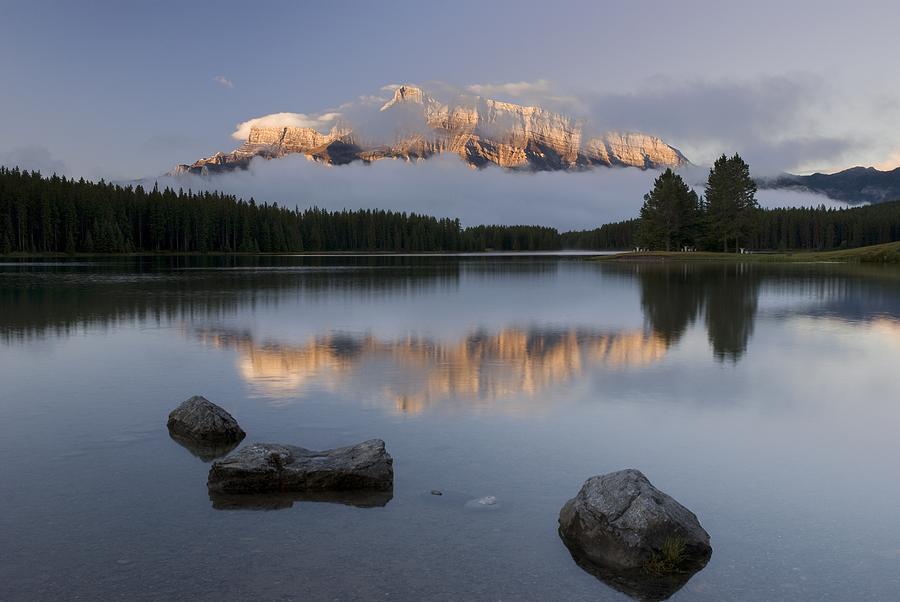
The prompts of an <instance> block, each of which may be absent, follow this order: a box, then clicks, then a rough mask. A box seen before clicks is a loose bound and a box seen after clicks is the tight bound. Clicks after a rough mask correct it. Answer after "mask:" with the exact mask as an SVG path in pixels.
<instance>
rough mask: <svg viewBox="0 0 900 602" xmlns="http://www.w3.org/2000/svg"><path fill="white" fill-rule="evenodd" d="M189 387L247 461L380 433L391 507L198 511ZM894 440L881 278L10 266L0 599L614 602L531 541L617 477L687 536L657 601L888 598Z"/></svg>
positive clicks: (894, 347)
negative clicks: (667, 499)
mask: <svg viewBox="0 0 900 602" xmlns="http://www.w3.org/2000/svg"><path fill="white" fill-rule="evenodd" d="M194 394H199V395H204V396H206V397H207V398H209V399H210V400H212V401H214V402H216V403H218V404H219V405H221V406H223V407H224V408H225V409H227V410H228V411H229V412H231V414H233V415H234V416H235V417H236V418H237V419H238V421H239V422H240V424H241V426H242V427H243V428H244V430H245V431H247V433H248V437H247V439H246V440H245V444H246V443H249V442H256V441H267V442H279V443H289V444H294V445H301V446H303V447H307V448H312V449H325V448H331V447H336V446H341V445H347V444H352V443H355V442H358V441H362V440H365V439H369V438H373V437H378V438H382V439H384V440H385V441H386V444H387V449H388V451H389V452H390V453H391V455H392V456H393V458H394V471H395V485H394V491H393V497H392V498H391V499H390V500H389V501H387V503H386V504H385V505H383V506H378V507H357V506H353V505H345V504H338V503H324V502H311V501H301V500H296V501H290V500H288V501H287V502H285V503H282V504H278V505H273V506H270V507H268V508H267V509H260V508H259V507H258V506H257V507H254V506H253V505H248V506H246V507H241V506H240V505H238V506H237V507H235V506H227V505H226V506H224V507H223V506H222V505H220V504H217V505H216V506H214V502H213V501H211V499H210V497H209V495H208V493H207V489H206V475H207V472H208V470H209V464H208V461H206V460H205V459H203V458H199V457H197V456H195V455H193V454H192V453H191V452H190V450H188V449H186V448H184V447H182V446H180V445H179V444H177V443H176V442H175V441H173V440H172V439H171V438H170V437H169V435H168V431H167V430H166V418H167V415H168V413H169V412H170V411H171V410H172V409H173V408H175V407H176V406H177V405H178V404H179V403H180V402H181V401H183V400H184V399H187V398H188V397H190V396H191V395H194ZM898 429H900V270H897V269H891V268H879V267H866V266H847V265H838V264H835V265H819V264H817V265H794V264H782V265H774V264H773V265H761V264H700V263H693V264H682V263H637V262H635V263H631V262H599V261H594V260H590V259H588V258H585V257H579V256H563V255H535V256H490V255H485V256H478V255H474V256H472V255H470V256H432V257H418V256H409V257H402V256H333V257H237V258H234V257H231V258H227V257H226V258H215V257H211V258H204V257H193V258H178V257H175V258H158V257H157V258H115V259H106V260H96V261H94V260H72V261H43V262H41V261H7V262H6V263H2V264H0V455H2V457H3V460H4V461H3V470H2V480H3V485H2V489H0V533H2V541H3V544H2V545H3V549H2V556H0V557H2V561H0V599H3V600H35V599H76V598H77V599H82V600H112V599H128V600H145V599H147V600H149V599H176V598H189V599H193V600H220V599H236V600H240V599H242V600H249V599H260V600H262V599H265V600H371V599H390V600H405V599H417V600H421V599H428V600H460V599H466V600H566V601H570V600H627V599H628V598H627V597H626V596H624V595H623V594H621V593H619V592H617V591H615V590H614V589H612V588H610V587H608V586H607V585H605V584H604V583H603V582H601V581H599V580H598V579H597V578H595V577H594V576H592V575H591V574H589V573H587V572H585V571H583V570H582V569H581V568H579V567H578V566H577V565H576V564H575V562H574V561H573V559H572V557H571V556H570V554H569V553H568V551H567V549H566V547H565V546H564V545H563V544H562V542H561V540H560V538H559V536H558V534H557V517H558V513H559V510H560V508H561V507H562V505H563V504H564V503H565V502H566V501H567V500H568V499H570V498H571V497H573V496H574V495H575V494H576V493H577V492H578V490H579V488H580V487H581V485H582V483H583V482H584V481H585V479H587V478H588V477H590V476H592V475H596V474H601V473H606V472H610V471H614V470H619V469H623V468H638V469H640V470H641V471H643V472H644V473H645V474H646V475H647V477H648V478H649V479H650V480H651V481H652V482H653V483H654V485H656V486H657V487H659V488H660V489H662V490H663V491H666V492H667V493H669V494H670V495H672V496H673V497H674V498H676V499H677V500H679V501H680V502H681V503H683V504H684V505H685V506H687V507H688V508H690V509H691V510H692V511H694V512H695V513H696V514H697V516H698V518H699V520H700V522H701V523H702V524H703V526H704V527H705V528H706V530H707V531H708V532H709V533H710V536H711V543H712V546H713V554H712V558H711V560H710V562H709V564H708V565H707V566H706V568H705V569H704V570H702V571H700V572H699V573H697V574H695V575H694V576H693V578H692V579H691V580H690V581H689V582H688V583H687V584H686V585H685V586H684V587H683V588H682V589H681V590H679V591H678V592H677V593H676V594H675V595H674V596H673V598H672V599H676V600H851V599H852V600H888V599H900V512H898V508H900V470H898V458H900V437H898ZM431 490H440V491H441V492H443V494H444V495H441V496H435V495H431V494H430V491H431ZM482 496H495V497H496V498H497V500H498V503H497V504H496V505H494V506H491V507H489V508H472V507H470V506H467V504H466V503H467V502H468V501H469V500H472V499H475V498H480V497H482Z"/></svg>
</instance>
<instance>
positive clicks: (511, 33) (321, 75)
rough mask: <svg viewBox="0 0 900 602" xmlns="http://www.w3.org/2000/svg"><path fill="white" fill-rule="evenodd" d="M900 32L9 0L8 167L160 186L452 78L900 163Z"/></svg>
mask: <svg viewBox="0 0 900 602" xmlns="http://www.w3.org/2000/svg"><path fill="white" fill-rule="evenodd" d="M897 23H900V3H895V2H887V1H884V2H865V1H862V2H856V3H853V4H850V3H847V2H840V3H838V2H823V1H818V2H805V1H793V2H784V1H783V0H782V1H779V2H768V1H757V2H753V3H734V2H699V1H691V0H683V1H681V2H677V3H674V2H665V3H663V2H644V3H634V2H629V3H626V2H617V3H612V2H597V1H586V2H561V1H560V2H556V3H548V2H546V1H543V2H532V1H528V0H520V1H517V2H505V1H502V0H497V1H492V2H484V1H480V2H469V1H467V0H457V1H455V2H452V3H446V2H442V3H437V2H421V1H419V2H406V1H403V0H393V1H391V2H342V1H330V2H256V3H249V2H246V1H244V2H230V1H227V0H226V1H217V2H201V1H197V2H163V1H154V2H144V3H137V2H113V1H86V2H64V1H59V2H44V1H41V0H30V1H27V2H25V1H22V2H13V1H10V0H0V81H2V82H3V85H0V163H4V164H12V163H16V164H20V165H23V166H27V167H29V168H39V169H41V170H42V171H56V172H59V173H64V174H67V175H72V176H77V177H82V176H83V177H85V178H91V179H97V178H101V177H102V178H105V179H107V180H114V181H120V180H128V179H135V178H146V177H155V176H157V175H160V174H163V173H164V172H165V171H167V170H168V169H170V168H171V167H172V166H173V165H175V164H177V163H189V162H192V161H194V160H196V159H198V158H200V157H204V156H208V155H210V154H212V153H214V152H216V151H220V150H221V151H229V150H231V149H233V148H234V147H235V146H236V144H237V143H236V141H235V140H234V139H233V138H232V137H231V134H232V133H233V132H234V131H235V129H236V127H237V125H238V124H240V123H242V122H246V121H247V120H249V119H252V118H256V117H260V116H264V115H267V114H271V113H278V112H296V113H305V114H315V115H321V114H325V113H328V112H329V111H333V110H335V109H336V108H337V107H340V106H341V105H342V104H344V103H346V102H348V101H353V100H355V99H358V98H359V97H360V96H364V95H373V94H376V95H377V94H382V93H383V92H382V87H383V86H385V85H388V84H395V83H419V84H424V83H427V82H438V83H439V84H440V85H446V86H450V87H454V88H457V89H460V90H469V91H477V92H480V93H483V94H485V95H488V96H492V97H495V98H499V99H502V100H508V101H512V102H519V103H524V104H532V103H536V104H542V105H545V106H547V107H548V108H552V109H557V110H560V111H564V112H568V113H572V114H574V115H576V116H578V117H579V118H582V117H586V118H588V119H589V120H590V121H591V122H592V123H593V124H595V125H596V126H597V127H599V128H603V129H614V130H640V131H645V132H647V133H650V134H654V135H658V136H660V137H662V138H663V139H664V140H665V141H666V142H668V143H669V144H671V145H673V146H675V147H677V148H679V149H680V150H682V151H683V152H684V153H685V154H686V155H687V156H688V158H690V159H691V161H692V162H694V163H695V164H698V165H708V164H709V163H710V162H711V161H712V160H713V159H714V158H715V157H717V156H718V155H719V154H721V153H729V154H730V153H732V152H739V153H741V154H742V156H744V157H745V158H747V159H748V161H749V163H750V165H751V168H752V169H753V170H754V172H755V173H764V174H769V173H777V172H780V171H792V172H794V173H810V172H812V171H834V170H838V169H843V168H846V167H851V166H854V165H867V166H868V165H875V166H878V167H881V168H893V167H896V166H897V165H900V78H897V77H896V66H895V63H896V57H897V56H900V35H897V29H896V24H897ZM385 169H386V170H388V168H385ZM348 173H350V172H348ZM378 175H379V177H381V174H378ZM329 177H333V176H329ZM352 177H358V176H357V175H356V173H355V172H353V175H352ZM491 177H492V178H493V175H492V176H491ZM617 177H618V176H616V177H613V178H610V180H614V179H616V178H617ZM510 181H512V180H510ZM598 181H599V180H598ZM592 185H593V182H592ZM600 185H601V186H602V185H603V183H602V182H601V184H600ZM515 186H521V183H520V182H518V183H516V184H515V185H513V187H515ZM610 188H611V189H615V188H616V187H615V186H614V185H613V186H610ZM261 192H262V193H265V192H266V191H265V190H262V191H261ZM300 193H301V196H302V191H300ZM272 200H275V199H272ZM350 203H351V204H352V202H350Z"/></svg>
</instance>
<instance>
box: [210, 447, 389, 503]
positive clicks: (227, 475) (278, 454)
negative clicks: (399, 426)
mask: <svg viewBox="0 0 900 602" xmlns="http://www.w3.org/2000/svg"><path fill="white" fill-rule="evenodd" d="M393 463H394V460H393V458H391V456H390V454H388V453H387V452H386V451H385V449H384V441H382V440H381V439H370V440H369V441H364V442H363V443H358V444H356V445H351V446H348V447H339V448H337V449H329V450H325V451H312V450H308V449H304V448H302V447H295V446H292V445H279V444H275V443H254V444H252V445H248V446H246V447H243V448H241V449H239V450H238V451H236V452H233V453H232V454H230V455H228V456H227V457H225V458H223V459H221V460H216V461H215V462H213V464H212V466H211V467H210V469H209V479H208V480H207V486H208V487H209V491H210V493H211V494H212V493H221V494H246V493H285V492H298V491H348V490H364V489H370V490H375V491H391V490H392V489H393V487H394V468H393Z"/></svg>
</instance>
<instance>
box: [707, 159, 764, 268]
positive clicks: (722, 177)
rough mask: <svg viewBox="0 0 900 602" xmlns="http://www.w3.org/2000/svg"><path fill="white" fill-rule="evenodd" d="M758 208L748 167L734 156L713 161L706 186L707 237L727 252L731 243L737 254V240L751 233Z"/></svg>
mask: <svg viewBox="0 0 900 602" xmlns="http://www.w3.org/2000/svg"><path fill="white" fill-rule="evenodd" d="M758 208H759V205H758V203H757V202H756V183H755V182H754V181H753V179H752V178H751V177H750V166H749V165H747V163H745V162H744V160H743V159H741V157H740V155H738V154H737V153H735V154H734V156H733V157H730V158H729V157H726V156H725V155H722V156H721V157H719V158H718V159H716V162H715V163H714V164H713V166H712V168H710V170H709V179H708V180H707V183H706V218H707V233H708V235H709V236H710V237H711V238H712V239H713V240H714V241H717V242H721V243H722V250H723V251H725V252H726V253H727V252H728V243H729V241H734V249H735V251H737V249H738V245H739V243H740V241H741V240H745V241H746V239H747V238H748V237H749V236H750V234H751V233H752V229H753V226H754V218H755V213H756V210H757V209H758Z"/></svg>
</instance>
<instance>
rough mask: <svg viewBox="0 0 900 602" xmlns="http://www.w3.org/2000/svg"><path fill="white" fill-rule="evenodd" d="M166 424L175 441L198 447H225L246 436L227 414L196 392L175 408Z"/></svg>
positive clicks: (235, 421)
mask: <svg viewBox="0 0 900 602" xmlns="http://www.w3.org/2000/svg"><path fill="white" fill-rule="evenodd" d="M167 426H168V427H169V434H170V435H172V437H173V438H174V439H176V441H178V442H179V443H182V444H189V445H190V444H193V445H194V446H198V447H210V448H221V447H226V446H227V445H228V444H232V443H237V442H239V441H241V440H242V439H243V438H244V437H245V436H246V433H244V431H243V429H241V427H240V426H239V425H238V423H237V420H235V419H234V418H233V417H232V416H231V414H229V413H228V412H226V411H225V410H223V409H222V408H220V407H219V406H217V405H216V404H214V403H212V402H211V401H209V400H208V399H206V398H204V397H201V396H199V395H194V396H193V397H191V398H190V399H188V400H187V401H185V402H184V403H182V404H181V405H180V406H178V407H177V408H175V409H174V410H173V411H172V413H171V414H169V421H168V423H167Z"/></svg>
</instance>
